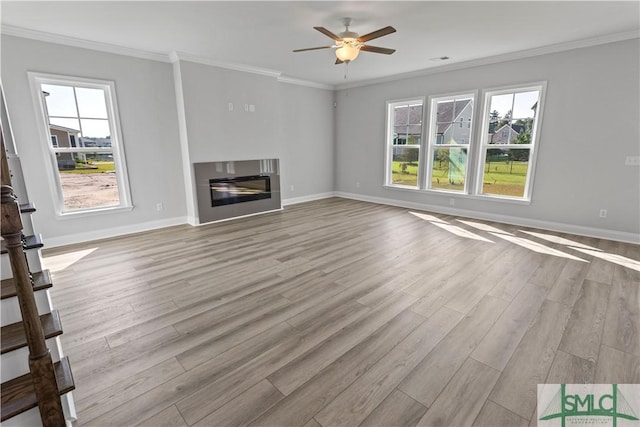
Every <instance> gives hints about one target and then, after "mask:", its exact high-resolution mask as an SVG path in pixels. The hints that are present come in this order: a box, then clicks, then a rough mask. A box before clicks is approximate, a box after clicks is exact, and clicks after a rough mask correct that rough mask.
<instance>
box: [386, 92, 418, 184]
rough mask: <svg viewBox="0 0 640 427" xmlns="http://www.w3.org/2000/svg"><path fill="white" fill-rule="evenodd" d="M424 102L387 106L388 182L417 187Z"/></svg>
mask: <svg viewBox="0 0 640 427" xmlns="http://www.w3.org/2000/svg"><path fill="white" fill-rule="evenodd" d="M422 105H423V100H422V99H415V100H409V101H399V102H390V103H387V141H388V142H387V152H386V160H385V164H386V183H387V184H388V185H396V186H403V187H413V188H418V182H419V181H418V176H419V170H420V146H421V144H422Z"/></svg>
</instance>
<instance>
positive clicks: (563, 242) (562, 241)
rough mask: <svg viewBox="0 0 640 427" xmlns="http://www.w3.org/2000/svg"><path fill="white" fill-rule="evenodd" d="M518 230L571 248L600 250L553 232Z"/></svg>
mask: <svg viewBox="0 0 640 427" xmlns="http://www.w3.org/2000/svg"><path fill="white" fill-rule="evenodd" d="M520 232H521V233H526V234H529V235H531V236H534V237H537V238H538V239H542V240H546V241H548V242H552V243H559V244H561V245H567V246H571V247H572V248H583V249H591V250H594V251H600V249H598V248H594V247H593V246H588V245H585V244H584V243H579V242H574V241H573V240H569V239H565V238H564V237H560V236H555V235H553V234H545V233H538V232H535V231H525V230H520Z"/></svg>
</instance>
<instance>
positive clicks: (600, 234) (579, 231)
mask: <svg viewBox="0 0 640 427" xmlns="http://www.w3.org/2000/svg"><path fill="white" fill-rule="evenodd" d="M334 195H335V197H342V198H344V199H351V200H360V201H362V202H371V203H378V204H381V205H389V206H397V207H400V208H407V209H417V210H423V211H430V212H435V213H440V214H445V215H455V216H461V217H466V218H473V219H480V220H485V221H495V222H501V223H504V224H510V225H517V226H521V227H532V228H539V229H542V230H548V231H555V232H560V233H569V234H576V235H579V236H587V237H597V238H600V239H608V240H615V241H619V242H625V243H634V244H640V234H634V233H627V232H624V231H617V230H607V229H603V228H593V227H584V226H581V225H575V224H565V223H561V222H553V221H542V220H537V219H530V218H522V217H514V216H507V215H497V214H492V213H487V212H481V211H470V210H466V209H456V208H449V207H445V206H438V205H430V204H426V203H413V202H405V201H402V200H395V199H387V198H383V197H374V196H366V195H363V194H354V193H347V192H343V191H336V192H335V194H334Z"/></svg>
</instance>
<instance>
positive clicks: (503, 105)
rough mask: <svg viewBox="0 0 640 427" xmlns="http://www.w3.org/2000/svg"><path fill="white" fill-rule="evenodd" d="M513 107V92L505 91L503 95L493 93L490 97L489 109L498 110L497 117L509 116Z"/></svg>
mask: <svg viewBox="0 0 640 427" xmlns="http://www.w3.org/2000/svg"><path fill="white" fill-rule="evenodd" d="M512 109H513V94H512V93H507V94H504V95H494V96H492V97H491V107H489V111H491V112H494V111H497V112H498V117H499V118H501V119H505V118H507V119H508V118H510V117H511V110H512Z"/></svg>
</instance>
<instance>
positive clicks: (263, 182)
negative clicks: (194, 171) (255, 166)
mask: <svg viewBox="0 0 640 427" xmlns="http://www.w3.org/2000/svg"><path fill="white" fill-rule="evenodd" d="M209 188H210V191H211V207H214V206H224V205H232V204H235V203H243V202H250V201H253V200H262V199H270V198H271V178H270V177H269V176H268V175H252V176H237V177H233V178H216V179H210V180H209Z"/></svg>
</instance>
